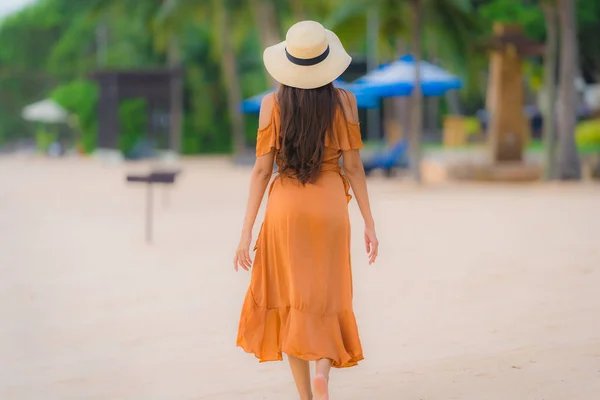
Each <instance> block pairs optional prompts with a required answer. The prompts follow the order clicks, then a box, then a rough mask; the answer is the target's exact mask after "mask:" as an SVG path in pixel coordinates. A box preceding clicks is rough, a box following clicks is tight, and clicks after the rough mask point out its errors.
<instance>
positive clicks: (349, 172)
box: [343, 150, 379, 264]
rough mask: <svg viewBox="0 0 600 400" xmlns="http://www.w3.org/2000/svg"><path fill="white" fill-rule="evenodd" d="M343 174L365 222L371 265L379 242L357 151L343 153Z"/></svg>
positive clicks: (377, 250) (366, 243)
mask: <svg viewBox="0 0 600 400" xmlns="http://www.w3.org/2000/svg"><path fill="white" fill-rule="evenodd" d="M343 163H344V172H345V174H346V177H347V178H348V181H349V182H350V186H351V187H352V192H354V197H355V198H356V201H357V203H358V208H359V209H360V213H361V214H362V217H363V219H364V221H365V247H366V250H367V254H368V255H369V264H373V263H374V262H375V260H376V259H377V255H378V253H379V241H378V240H377V234H376V233H375V221H374V220H373V215H372V213H371V204H370V202H369V193H368V191H367V178H366V176H365V169H364V167H363V163H362V160H361V159H360V152H359V151H358V150H348V151H344V152H343Z"/></svg>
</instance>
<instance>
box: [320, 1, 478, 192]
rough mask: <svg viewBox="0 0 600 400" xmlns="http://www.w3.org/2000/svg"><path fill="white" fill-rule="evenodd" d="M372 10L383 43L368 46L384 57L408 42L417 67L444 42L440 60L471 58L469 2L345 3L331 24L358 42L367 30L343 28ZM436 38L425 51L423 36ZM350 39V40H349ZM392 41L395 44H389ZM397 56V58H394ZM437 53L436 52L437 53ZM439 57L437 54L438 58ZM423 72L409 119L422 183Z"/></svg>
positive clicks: (414, 162) (412, 148)
mask: <svg viewBox="0 0 600 400" xmlns="http://www.w3.org/2000/svg"><path fill="white" fill-rule="evenodd" d="M369 7H378V8H379V14H380V16H381V20H380V24H381V29H380V32H379V33H380V40H379V41H378V42H376V43H367V46H379V45H380V44H383V50H384V53H387V54H388V55H393V57H394V58H395V57H396V56H398V55H401V54H398V52H397V50H396V49H398V48H403V47H404V46H398V44H399V43H400V44H403V43H406V42H410V43H411V47H412V48H411V49H410V50H411V52H412V53H413V55H414V57H415V63H417V64H416V65H419V64H418V62H419V61H420V60H421V58H422V52H423V50H430V48H429V47H427V46H430V45H431V44H432V43H435V42H442V41H443V42H444V43H445V45H444V46H440V47H439V58H440V59H442V60H444V59H450V60H452V61H454V62H457V63H460V64H464V63H466V58H467V57H466V55H467V54H468V48H467V44H468V43H470V41H471V40H470V39H471V36H472V32H473V31H475V29H476V27H477V26H476V23H475V20H474V18H473V15H472V14H471V13H470V11H471V8H470V4H469V1H466V0H409V1H406V0H371V1H369V0H364V1H362V2H357V1H354V0H346V1H345V2H342V3H341V4H340V5H339V6H338V8H337V9H336V10H335V11H334V13H333V16H332V17H331V18H330V20H331V21H332V22H333V24H330V25H331V27H332V28H333V29H336V28H337V27H338V26H340V27H341V28H343V29H341V30H340V32H341V34H340V36H342V37H343V38H350V39H356V35H363V32H364V29H362V26H361V29H358V28H357V27H355V26H344V25H345V24H347V22H348V21H353V23H355V24H358V21H357V20H356V16H357V14H362V15H365V14H366V12H367V10H368V8H369ZM424 34H426V35H429V36H431V37H436V38H437V40H436V41H428V42H427V43H426V47H423V35H424ZM346 35H348V36H346ZM390 38H392V40H391V41H390ZM394 53H395V54H394ZM436 53H437V51H436ZM436 55H437V54H436ZM420 81H421V79H420V70H419V69H418V68H416V69H415V89H416V90H414V91H413V93H412V99H411V116H410V117H411V118H410V140H409V143H410V150H409V153H410V159H411V163H410V164H411V170H412V175H413V178H414V179H415V180H416V181H420V179H421V173H420V165H419V164H420V160H421V145H420V143H421V130H422V124H423V96H422V93H421V90H420Z"/></svg>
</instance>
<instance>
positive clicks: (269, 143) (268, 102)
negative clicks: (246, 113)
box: [256, 94, 278, 157]
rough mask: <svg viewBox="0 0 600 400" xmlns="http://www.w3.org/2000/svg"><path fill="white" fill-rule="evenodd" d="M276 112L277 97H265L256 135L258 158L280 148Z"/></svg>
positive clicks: (271, 95)
mask: <svg viewBox="0 0 600 400" xmlns="http://www.w3.org/2000/svg"><path fill="white" fill-rule="evenodd" d="M275 113H276V110H275V96H274V95H273V94H270V95H267V96H265V98H264V99H263V101H262V104H261V106H260V116H259V118H258V132H257V135H256V156H257V157H260V156H264V155H265V154H268V153H270V152H271V151H272V150H274V149H276V148H277V147H278V143H277V124H278V122H277V118H276V115H275Z"/></svg>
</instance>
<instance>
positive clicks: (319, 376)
mask: <svg viewBox="0 0 600 400" xmlns="http://www.w3.org/2000/svg"><path fill="white" fill-rule="evenodd" d="M329 371H331V360H330V359H328V358H322V359H320V360H319V361H317V372H316V373H315V379H314V380H313V386H314V390H315V397H316V398H317V400H329Z"/></svg>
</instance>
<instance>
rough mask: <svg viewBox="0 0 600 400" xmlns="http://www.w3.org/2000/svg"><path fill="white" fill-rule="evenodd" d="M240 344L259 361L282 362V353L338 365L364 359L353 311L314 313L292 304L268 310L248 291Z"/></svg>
mask: <svg viewBox="0 0 600 400" xmlns="http://www.w3.org/2000/svg"><path fill="white" fill-rule="evenodd" d="M237 346H239V347H241V348H242V349H243V350H244V351H245V352H247V353H252V354H254V356H255V357H256V358H258V360H259V362H268V361H281V360H283V357H282V353H285V354H287V355H291V356H294V357H298V358H300V359H303V360H307V361H316V360H320V359H323V358H328V359H330V360H332V365H333V367H335V368H346V367H353V366H355V365H357V364H358V362H359V361H361V360H362V359H363V355H362V348H361V345H360V339H359V337H358V328H357V326H356V319H355V317H354V313H353V312H352V311H343V312H339V313H335V314H328V315H315V314H312V313H308V312H305V311H301V310H298V309H294V308H290V307H281V308H273V309H269V308H266V307H260V306H258V305H256V304H254V301H253V300H252V298H251V294H250V293H248V296H247V298H246V302H245V303H244V307H243V310H242V318H241V320H240V327H239V330H238V337H237Z"/></svg>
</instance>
